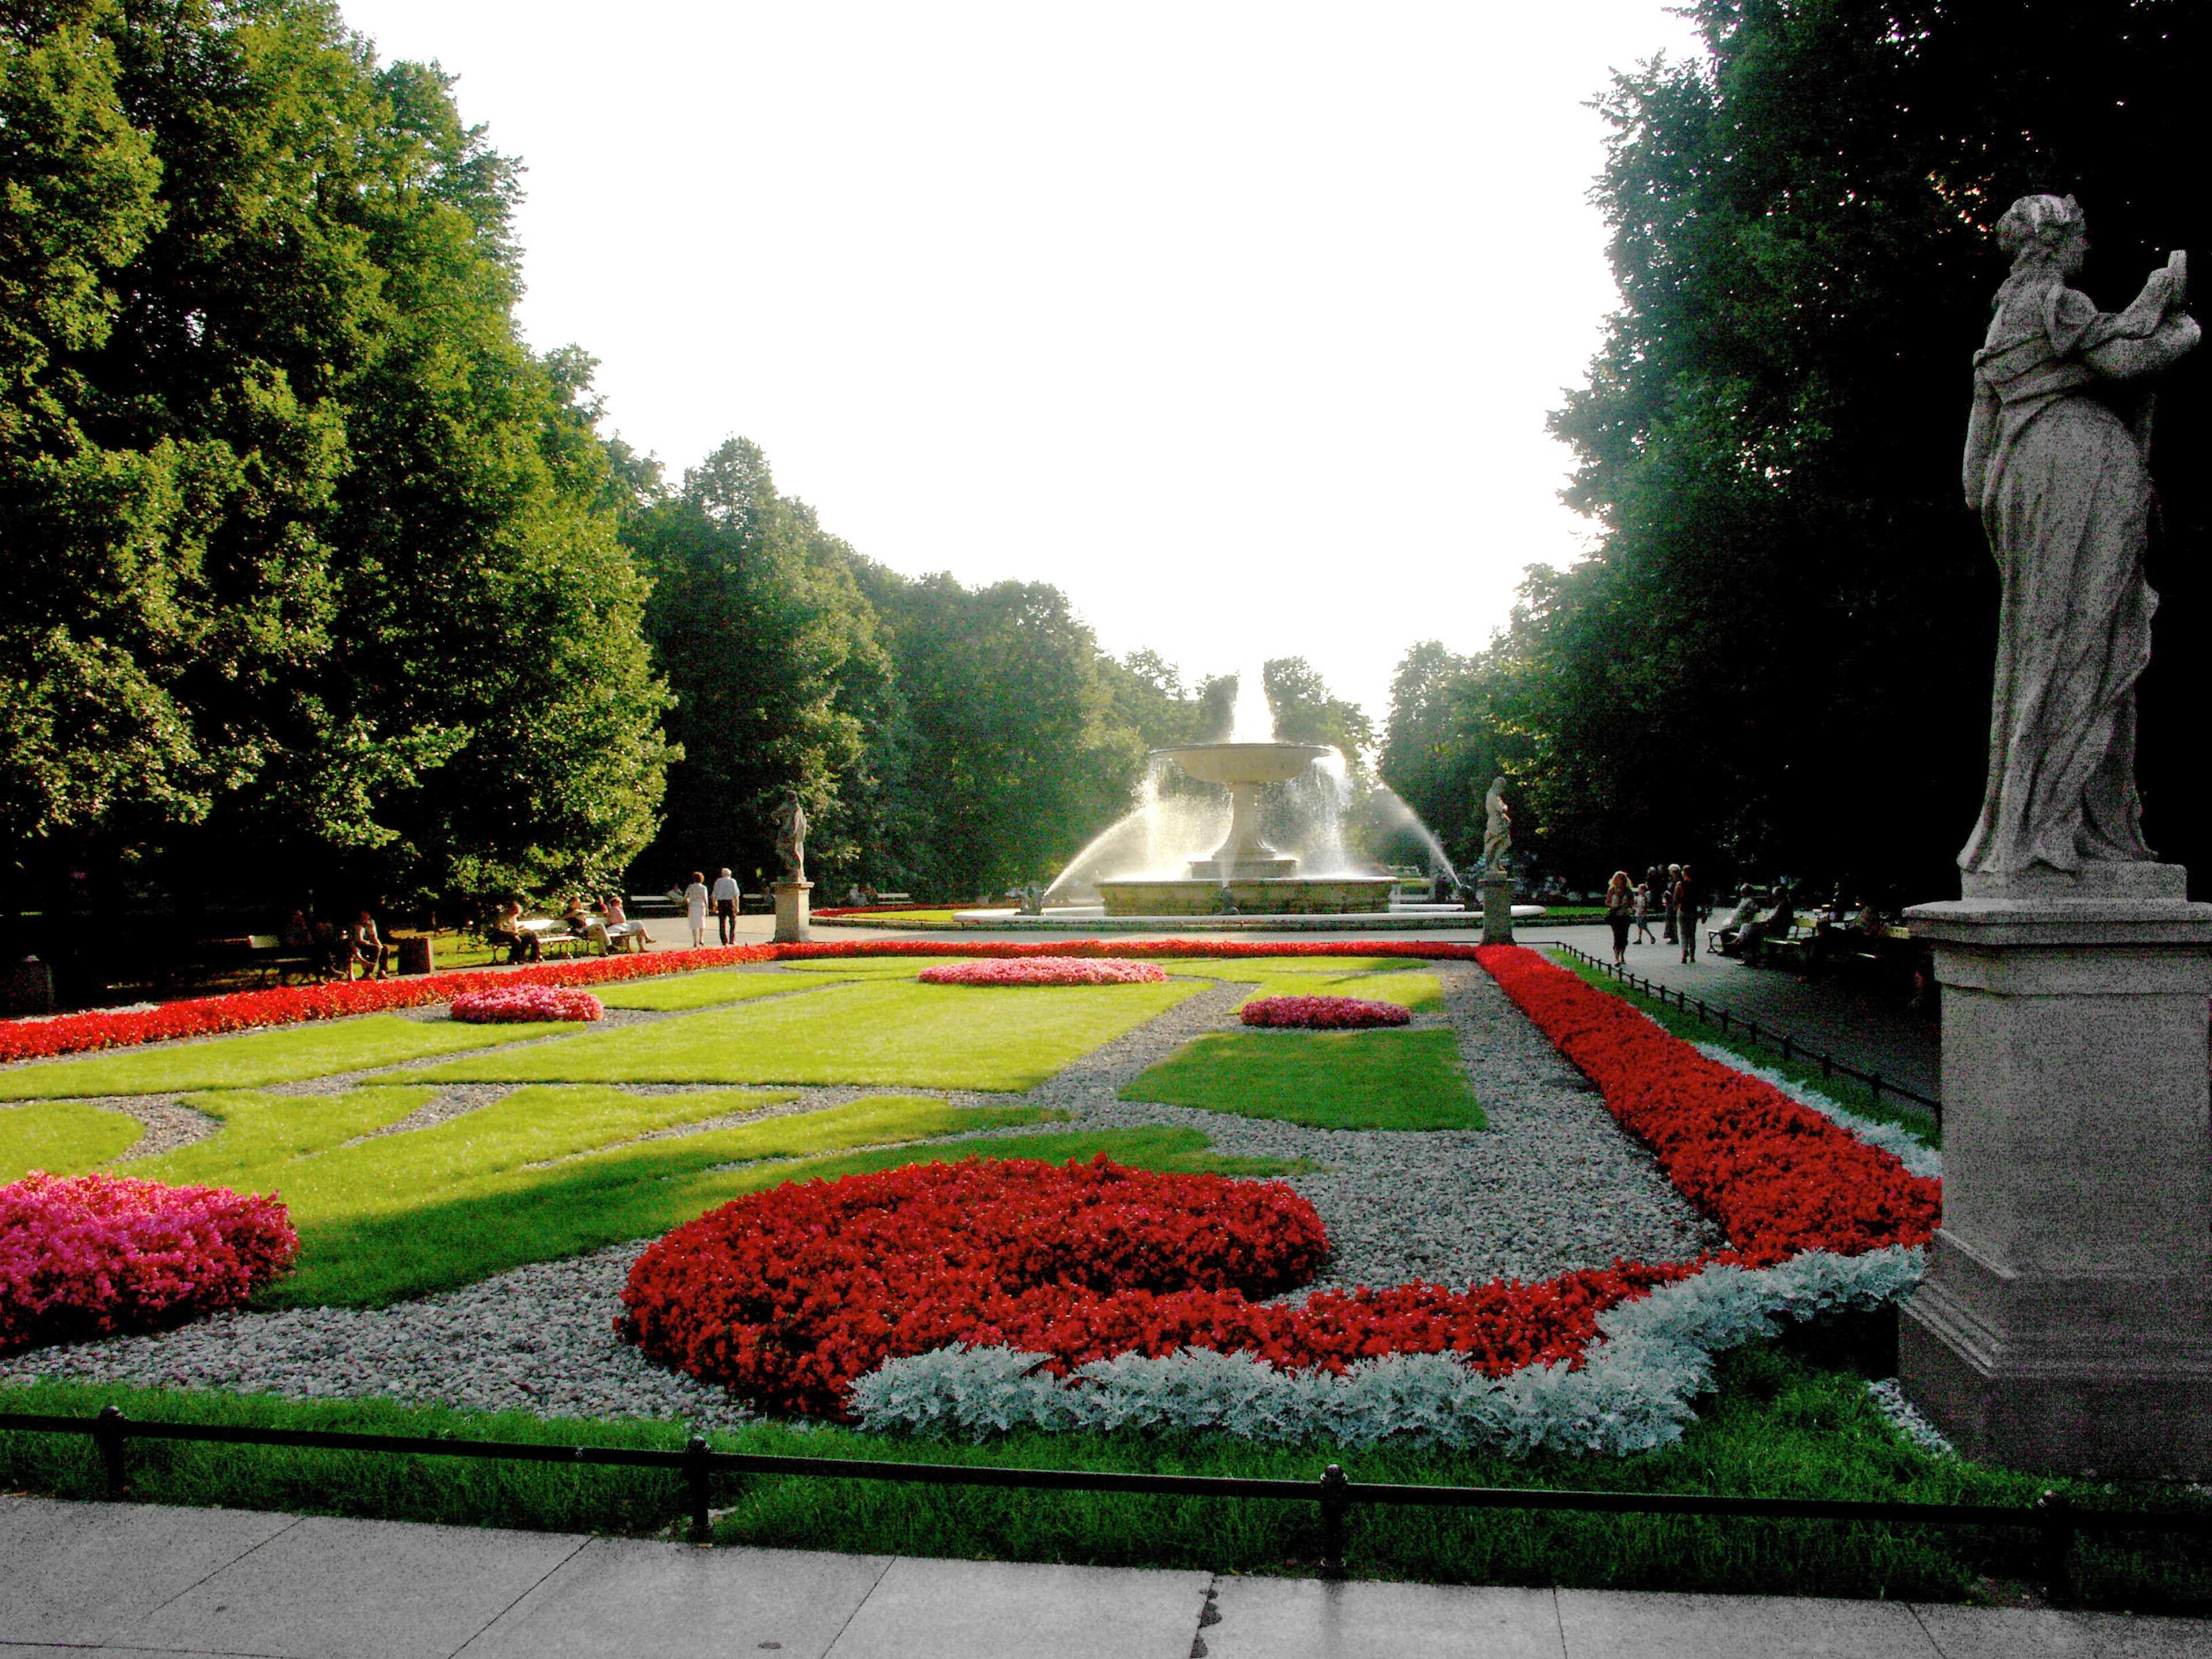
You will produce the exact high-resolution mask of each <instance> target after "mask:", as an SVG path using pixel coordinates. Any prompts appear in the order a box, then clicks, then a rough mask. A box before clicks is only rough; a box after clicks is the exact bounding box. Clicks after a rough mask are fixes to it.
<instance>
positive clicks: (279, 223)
mask: <svg viewBox="0 0 2212 1659" xmlns="http://www.w3.org/2000/svg"><path fill="white" fill-rule="evenodd" d="M0 53H4V67H5V81H4V89H0V100H4V102H0V186H4V195H0V544H4V547H5V555H4V556H5V557H6V560H7V566H8V572H9V589H10V595H11V599H12V600H13V603H12V604H11V605H10V606H9V610H8V611H7V613H6V615H5V617H0V714H4V718H5V730H6V733H7V735H6V737H5V738H4V739H0V826H3V828H0V833H4V834H5V835H6V836H7V837H8V839H9V843H10V845H11V848H12V849H13V850H14V854H15V859H16V860H17V862H18V864H19V865H20V866H21V867H22V868H23V869H24V871H25V872H26V874H27V877H28V878H29V879H30V880H31V881H33V883H41V882H43V883H45V884H51V883H52V881H53V880H54V879H55V878H56V876H57V872H59V871H60V870H62V869H64V868H66V867H70V866H76V867H87V866H89V867H91V868H92V869H94V871H96V872H106V876H107V877H112V872H114V870H115V869H116V868H117V867H118V866H119V865H120V864H123V863H130V864H133V865H135V866H137V868H138V869H139V870H140V871H141V872H144V873H145V874H146V875H147V878H148V879H149V880H152V881H155V882H158V883H159V884H161V885H163V886H166V887H167V888H168V889H170V890H172V891H173V893H174V894H175V895H176V896H178V897H179V900H180V901H183V900H185V898H186V896H188V895H189V896H191V898H192V899H194V900H198V899H204V898H208V897H211V896H212V897H221V896H226V895H231V894H237V893H240V892H243V891H250V892H252V893H255V894H263V893H266V892H269V891H270V890H281V891H284V892H287V893H288V894H289V895H290V896H295V897H296V896H300V895H301V893H302V892H303V890H305V889H306V888H307V887H308V886H310V885H319V886H320V888H321V889H322V890H323V892H324V893H325V896H327V897H328V898H329V899H330V900H331V901H332V902H336V901H337V900H338V899H339V898H340V897H341V894H340V893H338V892H334V891H332V889H333V888H350V889H351V890H352V892H353V894H355V895H357V896H362V897H371V896H375V897H383V898H387V899H391V900H395V901H401V900H410V899H417V898H422V897H426V896H433V895H441V894H447V893H453V892H457V891H458V892H462V893H467V892H481V891H486V890H491V889H494V888H497V887H501V886H504V885H507V884H530V885H533V886H542V885H544V884H551V883H555V882H562V881H596V880H599V879H604V878H605V876H607V875H608V874H609V873H611V872H613V871H615V870H617V869H619V868H620V867H621V866H623V864H624V863H626V862H627V861H628V860H629V857H630V856H631V855H632V854H634V853H635V851H636V850H637V848H639V847H640V846H641V845H642V844H643V842H644V840H645V838H646V836H647V834H648V833H649V832H650V828H651V824H652V820H653V811H654V808H655V805H656V804H657V801H658V799H659V788H660V780H661V774H662V770H663V769H664V767H665V760H666V755H665V749H664V745H663V744H662V741H661V738H660V734H659V729H658V720H659V714H660V711H661V708H663V706H664V702H665V697H664V694H663V692H662V690H661V689H660V688H659V685H658V684H657V683H656V682H655V680H654V679H653V675H652V671H651V665H650V660H649V657H648V654H647V648H646V646H645V644H644V642H643V641H642V639H641V636H640V633H639V629H638V613H639V609H640V606H641V604H642V602H643V599H644V588H643V586H642V584H641V582H640V580H638V578H637V576H636V575H635V572H634V571H633V570H632V568H631V567H630V564H629V560H628V558H627V556H626V555H625V554H624V553H623V550H622V549H621V547H620V545H619V544H618V543H617V540H616V537H615V514H614V512H613V510H612V508H611V506H610V504H609V503H610V500H611V495H612V493H613V482H614V479H615V476H616V475H615V461H614V459H613V458H611V457H610V455H609V454H608V453H607V452H606V450H605V447H604V446H603V445H602V444H601V442H600V441H599V438H598V436H597V435H596V433H595V431H594V429H593V426H594V422H595V420H596V417H597V410H596V407H595V406H594V405H593V404H592V403H591V402H590V401H589V399H588V383H589V367H590V365H589V360H588V359H586V358H584V357H583V356H581V355H580V354H579V353H575V352H574V351H569V352H562V353H556V354H554V355H552V356H549V357H538V356H533V355H532V353H531V352H530V351H529V350H528V349H526V347H525V346H524V344H523V343H522V342H521V340H520V337H519V336H518V335H517V333H516V331H515V329H514V325H513V319H512V316H511V307H512V304H513V300H514V298H515V295H516V294H517V292H518V289H519V279H518V276H517V269H516V260H517V254H516V250H515V248H514V246H513V241H512V238H511V235H510V230H509V224H510V216H511V213H512V210H513V204H514V201H515V199H516V179H517V174H518V172H519V169H518V167H517V166H516V164H515V163H514V162H513V161H511V160H510V159H509V158H507V157H505V156H502V155H498V154H497V153H496V152H495V151H494V150H492V149H490V148H489V145H488V144H487V143H486V142H485V139H484V135H483V131H482V130H481V129H471V128H467V127H465V125H463V124H462V122H461V120H460V118H459V114H458V112H456V111H455V109H454V106H453V101H452V99H451V97H450V95H449V92H448V87H447V82H446V80H445V79H444V78H443V77H442V76H440V75H438V74H437V72H436V71H435V70H428V69H424V68H422V66H420V65H413V64H395V65H392V66H389V67H386V68H382V69H380V68H379V67H378V66H377V64H375V62H374V58H373V55H372V54H371V52H369V50H368V47H367V46H366V45H365V44H364V43H362V42H361V41H360V40H357V39H356V38H354V37H351V36H349V34H348V33H346V32H345V30H344V29H343V26H342V24H341V22H340V21H339V19H338V16H337V12H336V11H335V9H332V8H331V7H330V6H327V5H323V4H317V3H313V0H227V3H222V4H216V3H213V0H48V3H45V4H40V5H31V6H21V7H16V8H15V9H13V10H12V12H11V15H10V19H9V26H8V27H6V28H5V29H4V30H0ZM98 879H104V878H96V880H98Z"/></svg>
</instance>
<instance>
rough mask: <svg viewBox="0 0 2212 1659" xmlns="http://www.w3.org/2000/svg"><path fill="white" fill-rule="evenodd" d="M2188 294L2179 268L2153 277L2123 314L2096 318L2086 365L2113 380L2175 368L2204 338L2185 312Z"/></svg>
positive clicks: (2084, 358) (2157, 272)
mask: <svg viewBox="0 0 2212 1659" xmlns="http://www.w3.org/2000/svg"><path fill="white" fill-rule="evenodd" d="M2184 292H2185V290H2184V287H2183V281H2182V276H2181V273H2180V271H2179V269H2178V268H2176V267H2174V266H2172V265H2168V266H2165V267H2162V268H2161V269H2160V270H2154V271H2153V272H2151V274H2150V280H2149V281H2148V282H2147V283H2144V284H2143V289H2142V293H2141V294H2138V295H2136V297H2135V300H2134V301H2133V303H2131V304H2130V306H2129V307H2128V308H2127V309H2126V310H2125V311H2123V312H2120V313H2118V314H2116V315H2114V316H2112V317H2111V318H2109V319H2106V318H2100V319H2098V320H2099V322H2100V324H2101V325H2102V326H2100V327H2098V328H2097V329H2095V330H2094V331H2093V335H2092V337H2093V338H2094V339H2095V342H2096V343H2094V344H2093V345H2090V346H2088V347H2087V349H2085V350H2084V351H2083V352H2082V354H2081V357H2082V361H2084V362H2087V364H2088V365H2089V367H2090V368H2093V369H2095V370H2096V371H2097V373H2098V374H2102V375H2104V376H2105V377H2106V379H2108V380H2135V379H2136V378H2138V377H2140V376H2142V375H2146V374H2157V373H2159V372H2160V370H2161V369H2165V368H2170V367H2172V365H2173V364H2174V363H2176V362H2179V361H2180V359H2181V358H2183V357H2184V356H2187V355H2188V353H2189V352H2190V351H2191V349H2194V348H2195V346H2196V344H2197V338H2198V336H2199V333H2200V331H2199V329H2198V328H2197V319H2195V318H2193V317H2191V315H2190V314H2189V313H2187V312H2186V311H2185V310H2183V309H2182V308H2181V307H2182V301H2183V296H2184Z"/></svg>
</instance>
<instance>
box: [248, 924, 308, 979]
mask: <svg viewBox="0 0 2212 1659" xmlns="http://www.w3.org/2000/svg"><path fill="white" fill-rule="evenodd" d="M243 959H244V961H245V963H246V966H248V967H250V968H256V969H260V970H261V971H263V972H264V973H265V974H267V975H269V978H270V980H272V981H275V982H276V984H278V985H282V984H283V983H284V982H285V981H286V979H287V977H288V976H289V975H292V974H295V973H299V974H312V973H314V972H316V971H317V970H318V969H322V968H324V967H326V966H327V965H328V964H327V963H326V962H325V960H324V959H323V958H322V957H318V956H317V955H316V954H314V953H313V951H309V950H308V949H307V948H306V947H305V946H301V945H286V944H285V943H284V941H283V939H282V938H280V937H279V936H278V935H276V934H275V933H249V934H247V935H246V955H245V957H244V958H243Z"/></svg>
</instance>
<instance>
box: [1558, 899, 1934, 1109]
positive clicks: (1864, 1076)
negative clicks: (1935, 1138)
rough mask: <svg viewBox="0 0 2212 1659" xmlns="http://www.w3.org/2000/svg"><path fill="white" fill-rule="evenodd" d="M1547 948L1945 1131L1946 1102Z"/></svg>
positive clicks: (1652, 984)
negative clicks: (1891, 1099)
mask: <svg viewBox="0 0 2212 1659" xmlns="http://www.w3.org/2000/svg"><path fill="white" fill-rule="evenodd" d="M1544 948H1545V949H1546V950H1547V951H1565V953H1566V954H1567V955H1569V956H1571V957H1574V958H1575V959H1576V960H1577V962H1586V963H1589V965H1590V966H1591V967H1593V968H1595V969H1597V970H1598V971H1599V972H1600V973H1603V974H1610V975H1613V978H1615V979H1617V980H1619V981H1620V982H1621V983H1622V984H1623V985H1627V986H1631V987H1634V988H1635V989H1637V990H1638V991H1641V992H1642V993H1643V994H1644V995H1645V996H1648V997H1656V998H1657V999H1658V1000H1660V1001H1661V1002H1662V1003H1667V1002H1672V1003H1673V1004H1674V1006H1675V1007H1677V1008H1679V1009H1680V1010H1681V1011H1682V1012H1684V1013H1686V1014H1687V1013H1694V1014H1696V1015H1697V1017H1698V1018H1699V1019H1701V1020H1703V1021H1704V1022H1705V1024H1708V1025H1717V1026H1719V1027H1720V1029H1721V1030H1723V1031H1726V1032H1729V1034H1730V1035H1733V1034H1734V1033H1735V1031H1736V1030H1739V1029H1741V1030H1742V1031H1743V1033H1744V1034H1745V1036H1747V1038H1748V1039H1749V1040H1750V1041H1751V1042H1753V1043H1759V1042H1767V1043H1771V1044H1772V1045H1773V1046H1774V1047H1775V1048H1778V1049H1780V1050H1781V1051H1782V1058H1783V1059H1784V1060H1804V1061H1806V1062H1807V1063H1808V1064H1817V1065H1818V1066H1820V1075H1821V1076H1822V1077H1837V1076H1842V1077H1847V1078H1851V1079H1856V1080H1857V1081H1858V1082H1861V1083H1863V1084H1865V1085H1866V1086H1867V1088H1868V1089H1869V1091H1872V1093H1873V1095H1874V1097H1875V1100H1876V1101H1880V1100H1881V1097H1882V1096H1883V1095H1885V1094H1890V1095H1894V1096H1896V1097H1898V1098H1899V1100H1909V1101H1911V1103H1913V1104H1914V1105H1915V1106H1917V1107H1919V1108H1920V1109H1921V1110H1922V1111H1923V1112H1925V1113H1927V1114H1928V1115H1929V1117H1931V1118H1933V1119H1934V1120H1935V1121H1936V1127H1938V1128H1941V1127H1942V1123H1943V1103H1942V1101H1940V1100H1930V1099H1929V1097H1927V1096H1926V1095H1923V1094H1922V1093H1920V1092H1919V1091H1917V1090H1913V1089H1908V1088H1906V1087H1905V1085H1903V1084H1901V1083H1897V1082H1893V1081H1892V1080H1891V1079H1887V1078H1885V1077H1884V1076H1882V1074H1881V1073H1880V1072H1862V1071H1861V1070H1859V1068H1858V1067H1857V1066H1846V1065H1845V1064H1844V1062H1843V1061H1842V1060H1838V1059H1837V1058H1836V1057H1835V1056H1834V1055H1833V1054H1830V1053H1828V1052H1827V1050H1826V1049H1825V1048H1814V1046H1813V1045H1812V1044H1811V1043H1809V1042H1806V1041H1804V1039H1803V1038H1802V1037H1796V1036H1791V1035H1790V1033H1789V1032H1787V1031H1778V1030H1775V1029H1774V1028H1773V1027H1772V1026H1771V1025H1770V1026H1766V1027H1765V1028H1764V1029H1762V1028H1761V1027H1760V1025H1759V1022H1758V1021H1757V1020H1755V1019H1752V1018H1747V1017H1746V1016H1744V1015H1742V1014H1733V1013H1730V1012H1729V1011H1728V1010H1727V1009H1725V1008H1712V1007H1709V1006H1707V1005H1706V1004H1705V1002H1704V1001H1702V1000H1699V998H1696V997H1693V996H1692V995H1691V994H1689V993H1688V992H1686V991H1677V990H1674V989H1671V988H1669V987H1667V986H1664V985H1662V984H1660V983H1659V981H1656V980H1654V979H1647V978H1645V977H1644V975H1641V974H1632V973H1630V972H1629V971H1628V969H1626V968H1621V967H1616V966H1615V965H1614V964H1613V963H1610V962H1607V961H1604V960H1602V959H1601V958H1600V957H1594V956H1592V955H1591V954H1590V953H1589V951H1583V950H1580V949H1577V947H1576V946H1574V945H1561V944H1559V943H1558V942H1557V941H1555V940H1548V939H1547V940H1546V941H1545V944H1544Z"/></svg>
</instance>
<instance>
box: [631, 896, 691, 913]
mask: <svg viewBox="0 0 2212 1659" xmlns="http://www.w3.org/2000/svg"><path fill="white" fill-rule="evenodd" d="M623 908H625V909H626V910H627V911H629V914H630V915H634V916H680V915H683V914H684V896H683V895H682V894H681V893H632V894H631V895H630V896H629V898H627V899H625V900H624V901H623Z"/></svg>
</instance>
